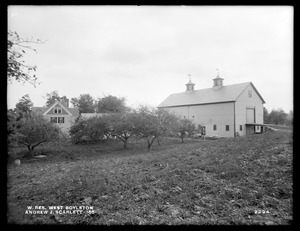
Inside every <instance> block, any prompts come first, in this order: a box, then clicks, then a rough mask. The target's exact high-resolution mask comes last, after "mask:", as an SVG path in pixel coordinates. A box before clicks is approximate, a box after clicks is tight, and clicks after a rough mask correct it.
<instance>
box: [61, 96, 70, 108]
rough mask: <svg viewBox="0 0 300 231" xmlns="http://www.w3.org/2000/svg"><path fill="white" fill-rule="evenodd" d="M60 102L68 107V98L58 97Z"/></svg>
mask: <svg viewBox="0 0 300 231" xmlns="http://www.w3.org/2000/svg"><path fill="white" fill-rule="evenodd" d="M60 102H61V103H62V104H63V105H64V106H65V107H69V99H64V98H60Z"/></svg>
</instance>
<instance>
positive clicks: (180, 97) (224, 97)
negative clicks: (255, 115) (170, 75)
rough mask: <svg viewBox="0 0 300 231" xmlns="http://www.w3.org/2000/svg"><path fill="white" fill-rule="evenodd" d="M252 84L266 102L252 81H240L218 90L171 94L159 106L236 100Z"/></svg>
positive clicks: (207, 89) (210, 89)
mask: <svg viewBox="0 0 300 231" xmlns="http://www.w3.org/2000/svg"><path fill="white" fill-rule="evenodd" d="M249 84H250V85H251V86H252V87H253V89H254V90H255V91H256V93H257V94H258V96H259V97H260V98H261V100H262V102H263V103H265V101H264V99H263V98H262V97H261V95H260V94H259V92H258V91H257V90H256V88H255V87H254V85H253V84H252V82H246V83H239V84H232V85H226V86H223V87H221V88H219V89H217V90H215V89H213V88H206V89H200V90H195V91H193V92H180V93H175V94H171V95H169V96H168V97H167V98H166V99H165V100H164V101H163V102H162V103H161V104H159V105H158V108H159V107H174V106H183V105H198V104H211V103H222V102H233V101H236V100H237V98H238V97H239V96H240V94H241V93H242V92H243V91H244V90H245V88H246V87H247V86H248V85H249Z"/></svg>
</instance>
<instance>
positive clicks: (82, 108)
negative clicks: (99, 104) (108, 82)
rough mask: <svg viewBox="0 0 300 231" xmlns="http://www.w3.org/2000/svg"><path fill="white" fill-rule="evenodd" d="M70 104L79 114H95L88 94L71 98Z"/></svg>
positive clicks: (91, 98)
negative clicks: (77, 109) (76, 108)
mask: <svg viewBox="0 0 300 231" xmlns="http://www.w3.org/2000/svg"><path fill="white" fill-rule="evenodd" d="M71 103H72V104H73V106H74V107H78V108H79V113H80V114H81V113H93V112H95V105H94V99H93V97H92V96H90V95H89V94H81V95H80V96H79V97H77V98H72V99H71Z"/></svg>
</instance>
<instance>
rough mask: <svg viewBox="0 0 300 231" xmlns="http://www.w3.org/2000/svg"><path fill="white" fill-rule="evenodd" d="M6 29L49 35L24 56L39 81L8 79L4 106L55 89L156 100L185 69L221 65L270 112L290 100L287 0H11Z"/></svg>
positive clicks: (206, 80) (197, 73) (203, 75)
mask: <svg viewBox="0 0 300 231" xmlns="http://www.w3.org/2000/svg"><path fill="white" fill-rule="evenodd" d="M8 29H9V30H11V31H16V32H17V33H18V34H19V35H20V36H21V37H22V38H31V37H33V38H35V39H40V40H46V42H45V43H44V44H41V45H34V46H33V47H34V48H35V49H37V53H34V52H33V53H27V54H26V57H25V60H26V62H27V63H28V64H31V65H37V67H38V69H37V72H36V75H37V77H38V81H39V82H41V84H40V85H38V86H37V87H36V88H34V87H33V86H32V85H30V84H28V83H27V84H25V85H22V84H20V83H18V82H13V83H12V84H10V83H8V96H7V98H8V108H14V107H15V104H16V103H17V102H18V101H19V99H20V98H21V97H22V96H23V95H25V94H29V96H30V98H31V100H32V101H33V103H34V106H44V104H45V102H46V98H45V95H46V93H49V92H51V91H54V90H57V91H58V93H59V95H60V96H64V95H65V96H67V97H68V98H69V99H71V98H73V97H78V96H79V95H80V94H87V93H89V94H90V95H91V96H93V97H94V98H96V99H97V98H98V97H100V98H101V97H103V96H104V95H114V96H118V97H125V98H126V102H127V104H128V105H129V106H137V105H139V104H147V105H151V106H155V107H156V106H158V104H159V103H161V102H162V101H163V100H164V99H165V98H166V97H167V96H168V95H169V94H172V93H177V92H183V91H185V84H186V83H187V82H188V80H189V77H188V74H191V79H192V81H193V82H194V83H195V84H196V85H195V89H196V90H197V89H203V88H209V87H212V84H213V81H212V79H213V78H215V77H216V75H217V71H216V69H217V68H218V69H219V73H220V76H221V77H222V78H224V81H223V83H224V85H229V84H236V83H242V82H248V81H251V82H252V83H253V84H254V86H255V87H256V88H257V90H258V91H259V92H260V94H261V95H262V97H263V98H264V100H265V101H266V104H265V107H266V108H267V109H268V110H269V111H270V110H272V109H273V108H275V109H277V108H282V109H283V110H285V111H286V112H289V110H292V109H293V7H290V6H218V7H217V6H9V7H8Z"/></svg>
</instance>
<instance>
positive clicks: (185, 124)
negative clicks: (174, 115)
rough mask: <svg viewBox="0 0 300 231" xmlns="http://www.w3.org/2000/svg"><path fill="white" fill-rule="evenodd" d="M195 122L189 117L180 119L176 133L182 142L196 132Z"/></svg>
mask: <svg viewBox="0 0 300 231" xmlns="http://www.w3.org/2000/svg"><path fill="white" fill-rule="evenodd" d="M195 129H196V127H195V124H194V123H193V122H192V121H191V120H188V119H180V120H179V121H178V123H177V127H176V128H175V132H176V135H177V136H178V137H179V138H181V142H182V143H183V142H184V141H183V139H184V138H185V137H187V136H189V135H190V134H192V133H194V132H195Z"/></svg>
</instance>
